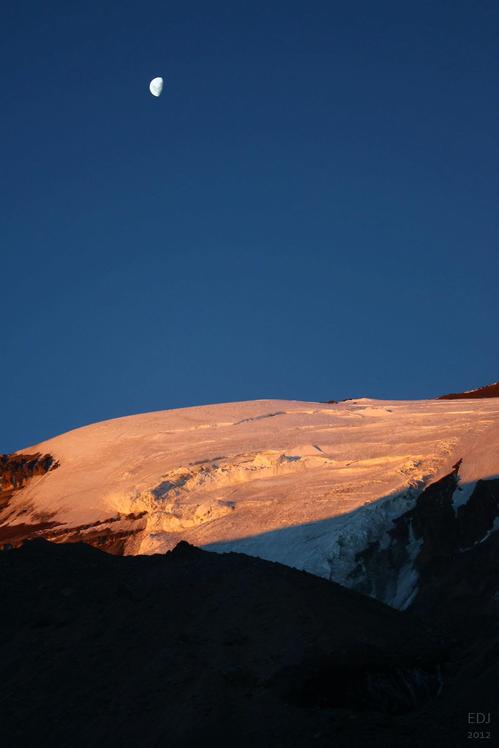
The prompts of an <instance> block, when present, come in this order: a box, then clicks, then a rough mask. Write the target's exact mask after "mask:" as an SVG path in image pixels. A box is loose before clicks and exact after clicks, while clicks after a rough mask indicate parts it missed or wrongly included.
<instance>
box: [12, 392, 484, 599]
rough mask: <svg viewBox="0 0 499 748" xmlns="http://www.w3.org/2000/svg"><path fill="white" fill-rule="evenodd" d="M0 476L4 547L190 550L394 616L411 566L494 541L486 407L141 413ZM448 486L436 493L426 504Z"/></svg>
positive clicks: (52, 445) (282, 406)
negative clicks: (252, 559)
mask: <svg viewBox="0 0 499 748" xmlns="http://www.w3.org/2000/svg"><path fill="white" fill-rule="evenodd" d="M0 473H1V475H2V489H3V490H2V492H1V494H0V544H4V545H6V546H7V547H9V546H10V545H14V546H15V545H19V544H20V543H22V542H23V541H24V540H26V539H29V538H33V537H39V536H41V537H45V538H47V539H49V540H53V541H56V542H74V541H85V542H87V543H90V544H92V545H95V546H96V547H99V548H101V549H104V550H107V551H108V552H111V553H114V554H118V555H136V554H151V553H158V552H159V553H163V552H165V551H168V550H170V549H172V548H173V547H175V545H176V544H177V543H178V542H179V541H181V540H187V541H188V542H189V543H192V544H194V545H197V546H200V547H203V548H206V549H209V550H215V551H229V550H233V551H239V552H243V553H247V554H249V555H254V556H260V557H262V558H264V559H267V560H270V561H279V562H281V563H284V564H287V565H288V566H293V567H297V568H299V569H304V570H306V571H309V572H311V573H313V574H316V575H318V576H321V577H325V578H327V579H331V580H334V581H338V582H340V583H342V584H346V585H348V586H351V587H356V588H358V589H361V590H362V591H364V592H368V593H369V594H371V595H374V596H376V597H378V598H379V599H381V600H383V601H384V602H387V603H389V604H391V605H394V606H396V607H399V608H406V607H408V606H409V605H411V604H412V603H413V602H414V600H415V596H416V595H417V594H418V589H419V581H420V580H421V579H423V577H424V574H423V571H422V569H421V565H422V561H421V559H422V558H423V559H427V560H428V559H432V558H433V556H434V553H435V552H436V551H437V547H438V546H439V545H442V543H443V545H444V546H446V547H447V546H448V548H449V553H457V552H458V551H459V549H460V548H461V546H463V547H466V544H468V545H471V544H477V543H480V542H481V541H482V540H484V539H485V538H487V537H488V536H490V535H491V534H493V533H494V532H495V530H496V529H497V522H498V520H497V516H498V515H499V508H498V504H499V501H497V502H496V499H495V498H494V497H495V496H496V493H495V492H496V483H497V482H494V479H495V478H497V477H498V476H499V400H497V399H494V398H490V399H487V398H486V399H477V400H467V401H466V402H463V401H461V400H456V401H450V400H431V401H430V400H428V401H414V402H412V401H377V400H368V399H358V400H350V401H347V402H342V403H337V404H319V403H309V402H297V401H285V400H258V401H252V402H240V403H228V404H222V405H209V406H203V407H195V408H183V409H179V410H170V411H162V412H155V413H146V414H144V415H137V416H130V417H126V418H118V419H114V420H110V421H104V422H102V423H97V424H93V425H90V426H86V427H84V428H80V429H76V430H74V431H70V432H68V433H66V434H63V435H61V436H58V437H56V438H54V439H50V440H48V441H46V442H44V443H42V444H38V445H36V446H34V447H30V448H28V449H26V450H22V451H21V452H20V453H18V454H16V455H10V456H4V458H3V462H0ZM446 478H447V483H445V491H444V493H442V492H440V493H439V491H436V490H434V489H432V492H431V491H430V487H431V486H432V485H433V484H439V481H442V480H443V479H446ZM449 481H450V482H449ZM484 482H485V484H484ZM428 491H430V499H428ZM477 492H478V493H477ZM491 492H492V493H491ZM489 494H490V495H489ZM431 496H433V497H434V498H433V499H431ZM484 496H487V497H488V498H484ZM477 497H478V498H477ZM470 507H471V508H470ZM438 512H440V513H441V514H442V516H441V517H440V518H439V519H438V520H437V518H436V517H437V514H438ZM432 523H433V524H432ZM435 523H437V524H436V525H435ZM438 523H440V524H438ZM465 526H466V527H467V528H468V529H467V530H466V531H465V530H464V529H463V528H464V527H465ZM459 528H461V529H459ZM470 528H471V529H470ZM445 533H450V534H451V535H452V537H453V538H454V540H453V541H452V543H450V541H449V543H450V544H449V543H447V541H445V542H444V541H443V540H442V537H443V535H445ZM456 533H457V535H456ZM459 533H461V534H462V537H461V536H460V535H459ZM463 533H464V534H463ZM458 536H459V538H460V539H459V538H458ZM468 536H469V537H468ZM456 538H457V539H456ZM446 543H447V545H446ZM432 554H433V555H432ZM428 563H429V565H430V566H429V568H428V567H425V569H426V571H425V572H424V573H425V574H428V575H429V574H430V572H431V564H432V563H433V562H431V560H430V561H428ZM423 566H424V564H423Z"/></svg>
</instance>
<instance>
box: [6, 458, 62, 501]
mask: <svg viewBox="0 0 499 748" xmlns="http://www.w3.org/2000/svg"><path fill="white" fill-rule="evenodd" d="M57 467H59V465H58V463H57V462H56V461H55V460H54V458H53V457H52V455H49V454H45V455H42V454H40V453H39V452H37V453H36V454H32V455H27V454H13V455H9V454H7V455H6V454H3V455H0V502H2V503H3V505H5V504H6V503H7V502H8V500H9V498H10V497H11V495H12V493H13V491H17V490H18V489H20V488H23V486H25V485H26V484H27V483H28V481H29V480H31V478H33V477H34V476H35V475H45V473H48V471H49V470H55V469H56V468H57Z"/></svg>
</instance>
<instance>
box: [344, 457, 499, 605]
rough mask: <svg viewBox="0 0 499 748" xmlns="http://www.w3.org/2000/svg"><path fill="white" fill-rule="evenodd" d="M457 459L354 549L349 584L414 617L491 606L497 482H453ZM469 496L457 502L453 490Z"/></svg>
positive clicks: (497, 576) (498, 572)
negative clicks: (380, 531)
mask: <svg viewBox="0 0 499 748" xmlns="http://www.w3.org/2000/svg"><path fill="white" fill-rule="evenodd" d="M459 468H460V463H457V464H456V465H455V466H454V469H453V471H452V472H451V473H449V474H448V475H446V476H444V477H443V478H441V479H440V480H438V481H436V482H435V483H433V484H431V485H429V486H428V487H427V488H426V489H425V490H424V491H423V492H422V493H421V494H420V495H419V497H418V498H417V500H416V502H415V505H414V507H413V508H412V509H410V510H409V511H407V512H405V513H403V514H402V515H401V516H400V517H398V518H397V519H396V520H394V521H393V524H392V527H391V528H389V529H388V532H387V536H388V538H387V539H384V542H375V543H371V544H370V545H369V546H368V547H367V548H366V549H365V550H364V551H362V552H361V553H359V554H358V561H359V564H358V566H357V567H356V569H355V570H354V573H353V574H352V577H353V579H354V580H355V582H354V586H355V587H356V588H357V589H359V590H362V591H364V592H367V593H369V594H372V595H374V596H375V597H378V598H379V599H382V600H390V602H392V603H393V604H395V605H396V606H397V607H401V608H409V609H410V610H414V611H416V612H418V613H419V614H421V615H426V616H429V615H431V616H432V617H433V618H435V609H436V608H437V609H439V610H440V611H441V613H440V614H439V615H438V616H437V617H441V618H442V619H444V618H449V617H451V616H452V613H451V611H452V610H453V609H455V608H456V607H457V608H458V609H459V611H460V616H461V619H462V616H463V613H464V616H465V618H468V617H469V615H473V616H476V615H482V614H487V613H490V614H491V615H494V612H495V611H497V610H498V601H497V600H496V599H495V593H496V591H497V585H498V583H499V557H498V556H497V555H495V554H494V549H497V548H498V545H497V544H498V541H499V533H497V530H498V529H499V479H488V480H487V479H486V480H478V481H477V482H476V483H475V484H472V485H469V486H461V485H460V484H459ZM460 493H463V494H465V498H466V494H467V495H468V496H469V498H468V500H467V501H466V502H465V503H460V496H459V494H460Z"/></svg>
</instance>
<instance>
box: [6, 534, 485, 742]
mask: <svg viewBox="0 0 499 748" xmlns="http://www.w3.org/2000/svg"><path fill="white" fill-rule="evenodd" d="M0 595H1V599H2V603H3V605H2V616H1V618H0V703H1V710H2V736H3V739H5V740H7V742H8V743H9V744H15V745H24V744H31V745H33V744H37V743H39V741H40V739H41V738H40V736H41V735H43V741H44V744H47V745H51V746H56V747H58V746H63V745H64V746H67V745H68V744H70V745H71V746H75V747H79V746H88V745H94V746H116V747H118V746H120V747H122V746H136V745H141V746H172V747H174V746H202V745H203V746H204V745H215V744H216V745H219V746H229V745H230V746H234V745H241V746H256V745H263V746H269V747H270V746H273V747H274V746H291V745H293V746H307V747H308V746H310V745H319V746H330V745H335V746H339V747H340V748H342V747H345V748H346V746H360V745H362V746H364V745H366V746H367V745H369V746H380V747H381V746H383V747H384V746H393V748H395V746H397V748H399V747H402V748H403V747H404V746H407V747H409V746H420V745H424V744H425V741H427V740H428V737H429V736H431V739H432V740H433V741H435V743H436V744H438V745H439V746H449V748H450V746H452V748H455V746H457V745H460V744H461V739H462V744H463V745H464V744H465V739H466V727H467V725H466V720H465V716H466V715H464V714H462V713H461V712H460V709H461V706H462V705H461V700H462V699H465V700H466V694H468V698H469V697H470V696H469V695H470V694H471V693H472V692H473V704H472V703H471V701H469V703H468V704H467V709H471V708H473V705H476V708H483V709H485V708H486V701H487V698H489V697H488V696H487V692H486V688H485V687H486V686H487V683H485V685H484V684H482V685H481V677H482V676H483V673H481V674H476V673H475V675H472V674H471V675H470V674H469V676H468V680H467V681H466V683H465V684H464V686H463V687H461V688H460V689H459V691H458V692H456V690H455V687H454V681H455V680H456V679H457V678H458V677H459V676H460V674H462V672H463V669H464V665H467V666H468V667H469V668H470V672H473V663H472V662H469V661H468V660H466V662H465V663H464V665H463V664H462V663H460V664H459V663H458V664H456V663H455V662H454V661H452V657H451V651H450V648H449V645H448V644H445V642H444V640H443V639H442V635H441V634H439V635H436V634H432V633H431V631H430V630H429V629H428V628H427V627H426V625H424V624H422V623H421V622H420V621H418V619H416V618H412V617H411V615H410V614H408V613H401V612H398V611H396V610H393V609H390V608H388V607H386V606H384V605H383V604H381V603H378V602H376V601H374V600H372V599H370V598H367V597H364V596H362V595H360V594H358V593H355V592H353V591H350V590H347V589H344V588H342V587H340V586H338V585H336V584H331V583H328V582H327V581H325V580H321V579H319V578H317V577H314V576H312V575H309V574H307V573H305V572H299V571H297V570H293V569H290V568H287V567H285V566H281V565H279V564H274V563H270V562H266V561H262V560H260V559H255V558H251V557H247V556H243V555H240V554H233V553H231V554H212V553H206V552H203V551H200V550H197V549H195V548H193V547H191V546H189V545H187V544H185V543H181V544H180V545H179V546H177V548H176V549H175V550H174V551H173V552H170V553H168V554H166V556H150V557H136V558H134V557H127V558H117V557H113V556H108V555H106V554H102V553H101V552H99V551H97V550H95V549H92V548H90V547H89V546H86V545H78V544H68V545H52V544H49V543H46V541H43V540H38V541H33V542H31V543H27V544H25V545H24V546H23V547H22V548H20V549H18V550H10V551H6V552H4V553H1V554H0ZM460 656H462V651H461V652H460ZM476 656H477V655H476ZM482 686H483V688H482ZM482 691H483V693H482ZM456 710H457V711H456Z"/></svg>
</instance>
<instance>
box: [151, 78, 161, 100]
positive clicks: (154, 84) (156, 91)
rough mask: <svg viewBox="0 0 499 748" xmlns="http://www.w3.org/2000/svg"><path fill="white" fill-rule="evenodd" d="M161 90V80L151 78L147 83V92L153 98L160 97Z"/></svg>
mask: <svg viewBox="0 0 499 748" xmlns="http://www.w3.org/2000/svg"><path fill="white" fill-rule="evenodd" d="M162 90H163V78H153V79H152V81H151V82H150V83H149V91H150V92H151V93H152V95H153V96H161V91H162Z"/></svg>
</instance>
